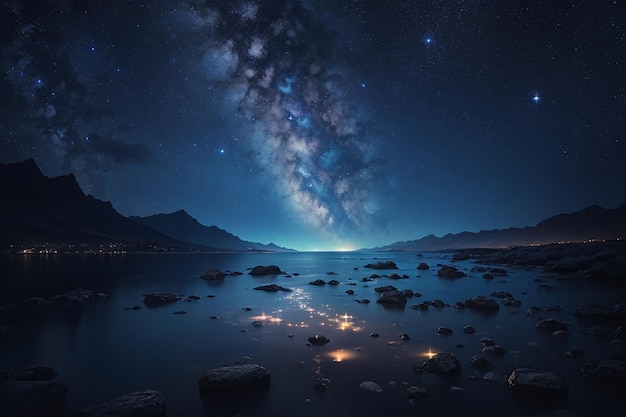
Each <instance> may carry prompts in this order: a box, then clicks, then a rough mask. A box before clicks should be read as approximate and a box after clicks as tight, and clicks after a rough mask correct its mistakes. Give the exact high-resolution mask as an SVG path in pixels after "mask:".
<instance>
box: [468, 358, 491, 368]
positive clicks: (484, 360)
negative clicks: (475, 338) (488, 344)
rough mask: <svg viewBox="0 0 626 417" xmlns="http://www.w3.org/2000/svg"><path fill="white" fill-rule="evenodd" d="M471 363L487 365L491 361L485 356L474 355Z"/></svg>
mask: <svg viewBox="0 0 626 417" xmlns="http://www.w3.org/2000/svg"><path fill="white" fill-rule="evenodd" d="M470 363H471V364H472V365H476V366H487V365H489V364H490V363H491V362H489V361H488V360H487V358H485V357H484V356H480V355H472V357H471V358H470Z"/></svg>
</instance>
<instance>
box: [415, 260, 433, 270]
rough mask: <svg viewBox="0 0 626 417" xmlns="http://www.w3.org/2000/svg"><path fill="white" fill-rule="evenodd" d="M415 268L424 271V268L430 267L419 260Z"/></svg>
mask: <svg viewBox="0 0 626 417" xmlns="http://www.w3.org/2000/svg"><path fill="white" fill-rule="evenodd" d="M417 269H419V270H421V271H424V270H426V269H430V266H428V264H427V263H426V262H420V264H419V265H417Z"/></svg>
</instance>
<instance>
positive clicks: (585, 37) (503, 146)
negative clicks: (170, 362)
mask: <svg viewBox="0 0 626 417" xmlns="http://www.w3.org/2000/svg"><path fill="white" fill-rule="evenodd" d="M0 7H1V9H0V47H1V51H2V55H1V58H2V59H1V60H0V65H1V66H2V76H1V77H0V109H1V114H0V121H1V123H0V162H3V163H9V162H18V161H22V160H24V159H27V158H34V159H35V161H36V162H37V164H38V165H39V166H40V168H41V170H42V171H43V173H44V174H45V175H47V176H50V177H53V176H58V175H63V174H68V173H70V172H71V173H74V174H75V176H76V178H77V180H78V182H79V184H80V186H81V187H82V189H83V190H84V191H85V193H87V194H93V195H94V196H95V197H97V198H100V199H103V200H108V201H111V202H112V204H113V206H114V207H115V208H116V209H117V210H118V211H119V212H120V213H122V214H124V215H141V216H145V215H151V214H156V213H169V212H173V211H176V210H179V209H185V210H186V211H187V212H188V213H189V214H190V215H192V216H193V217H195V218H196V219H198V221H200V222H201V223H203V224H205V225H216V226H218V227H221V228H223V229H226V230H228V231H229V232H231V233H233V234H236V235H237V236H239V237H241V238H242V239H245V240H250V241H258V242H262V243H269V242H274V243H276V244H278V245H282V246H287V247H291V248H296V249H301V250H328V249H348V248H359V247H372V246H378V245H383V244H389V243H392V242H395V241H398V240H411V239H417V238H420V237H423V236H425V235H428V234H431V233H433V234H436V235H438V236H441V235H443V234H446V233H448V232H452V233H456V232H460V231H463V230H468V231H479V230H486V229H493V228H506V227H522V226H532V225H535V224H536V223H537V222H539V221H541V220H543V219H545V218H547V217H550V216H552V215H555V214H559V213H564V212H572V211H577V210H581V209H583V208H585V207H587V206H589V205H591V204H599V205H601V206H604V207H606V208H613V207H616V206H618V205H620V204H621V203H624V202H626V137H625V133H624V132H625V130H626V123H625V117H626V60H625V51H626V22H625V14H626V13H625V10H626V5H625V4H624V3H623V2H622V1H591V0H589V1H569V2H562V1H556V0H555V1H552V0H550V1H544V2H539V1H504V0H492V1H480V0H471V1H452V0H450V1H434V0H431V1H399V0H398V1H395V0H387V1H385V0H376V1H349V0H337V1H313V0H309V1H297V0H292V1H265V0H264V1H246V0H243V1H238V0H233V1H193V0H192V1H165V0H164V1H152V2H151V1H121V0H111V1H95V0H90V1H62V0H54V1H45V0H31V1H11V0H8V1H4V2H3V3H2V5H1V6H0Z"/></svg>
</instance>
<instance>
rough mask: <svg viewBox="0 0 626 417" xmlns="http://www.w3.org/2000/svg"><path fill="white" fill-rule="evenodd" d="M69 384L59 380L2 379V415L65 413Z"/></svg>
mask: <svg viewBox="0 0 626 417" xmlns="http://www.w3.org/2000/svg"><path fill="white" fill-rule="evenodd" d="M66 395H67V386H66V385H65V384H62V383H60V382H57V381H13V380H6V381H0V415H1V416H2V417H56V416H61V415H63V406H64V403H65V396H66Z"/></svg>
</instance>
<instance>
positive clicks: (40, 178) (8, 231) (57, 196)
mask: <svg viewBox="0 0 626 417" xmlns="http://www.w3.org/2000/svg"><path fill="white" fill-rule="evenodd" d="M34 243H37V244H44V243H46V244H64V245H67V244H84V245H98V244H111V243H120V244H124V245H136V246H137V247H139V248H142V249H143V250H145V249H148V248H150V247H159V248H161V249H167V250H185V251H189V250H191V251H250V250H252V251H286V250H288V249H285V248H281V247H278V246H276V245H273V244H269V245H263V244H260V243H252V242H246V241H243V240H241V239H239V238H238V237H236V236H233V235H232V234H230V233H228V232H226V231H225V230H222V229H219V228H217V227H214V226H212V227H206V226H203V225H202V224H200V223H198V222H197V221H196V220H195V219H194V218H192V217H191V216H189V215H188V214H187V213H186V212H184V211H182V210H181V211H177V212H175V213H172V214H158V215H154V216H150V217H144V218H141V217H131V218H129V217H124V216H122V215H121V214H119V213H118V212H117V211H116V210H115V209H114V208H113V206H112V205H111V203H109V202H105V201H102V200H98V199H96V198H94V197H93V196H91V195H85V193H84V192H83V191H82V190H81V188H80V186H79V185H78V183H77V182H76V178H75V177H74V176H73V175H72V174H70V175H64V176H60V177H55V178H48V177H46V176H44V175H43V174H42V173H41V171H40V170H39V168H38V167H37V165H36V163H35V161H34V160H32V159H29V160H26V161H24V162H21V163H15V164H0V244H2V245H3V246H9V245H11V244H17V245H27V244H34Z"/></svg>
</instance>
